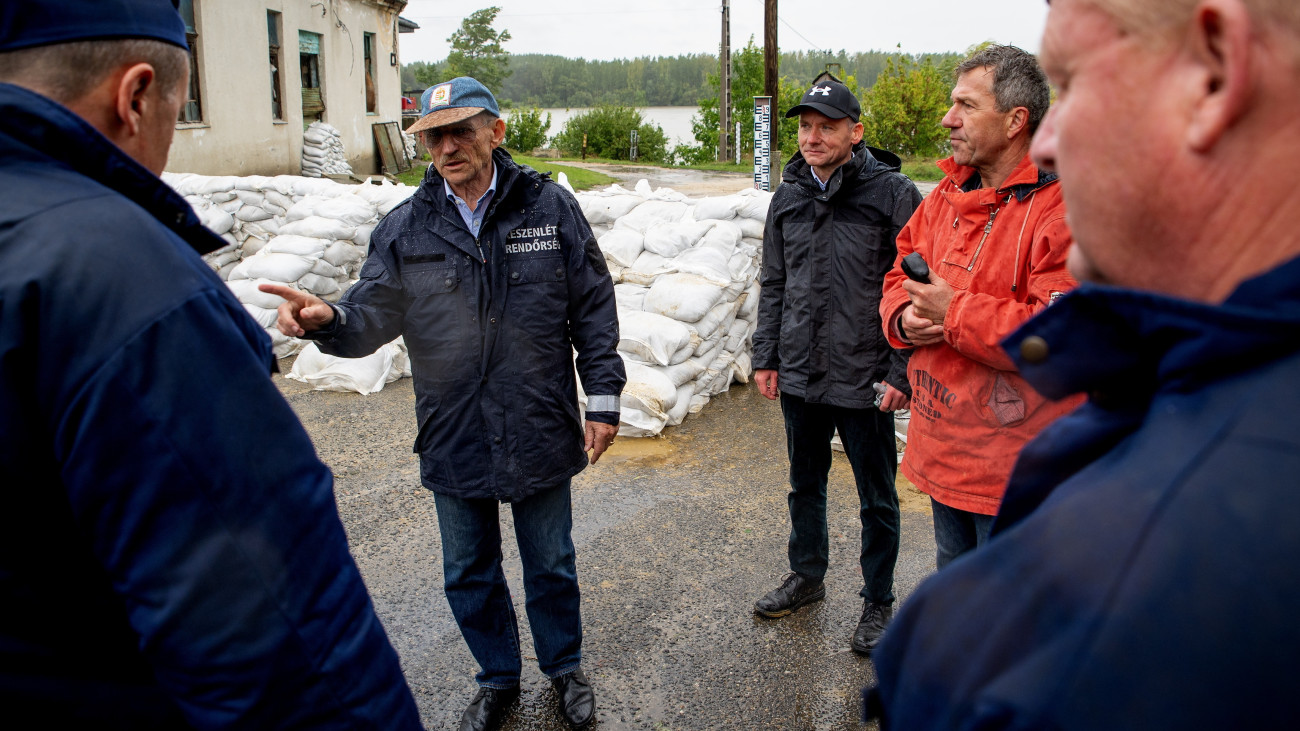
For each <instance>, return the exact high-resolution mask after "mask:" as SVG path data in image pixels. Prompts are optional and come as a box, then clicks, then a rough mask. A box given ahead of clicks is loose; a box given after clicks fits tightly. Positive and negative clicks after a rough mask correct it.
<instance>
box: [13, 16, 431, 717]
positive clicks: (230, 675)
mask: <svg viewBox="0 0 1300 731" xmlns="http://www.w3.org/2000/svg"><path fill="white" fill-rule="evenodd" d="M188 74H189V64H188V54H187V53H186V49H185V28H184V26H183V24H182V22H181V20H180V17H179V15H178V13H177V11H176V8H175V3H174V0H58V1H57V2H56V1H55V0H27V1H24V2H7V3H5V4H4V5H3V6H0V190H3V191H4V195H3V196H2V197H0V472H2V473H3V474H4V475H5V487H6V490H5V496H4V497H5V504H6V511H5V514H6V515H8V516H10V520H8V521H7V523H6V525H5V527H4V530H2V531H0V703H2V704H3V706H4V708H5V713H6V715H7V716H8V717H10V718H17V719H23V720H35V719H39V724H40V725H41V726H42V727H46V728H77V727H92V726H93V727H102V726H107V727H112V728H191V727H192V728H219V727H241V728H290V727H293V728H338V729H358V728H370V729H395V728H401V729H415V728H420V719H419V714H418V711H417V709H416V707H415V702H414V700H413V698H412V697H411V693H410V690H409V689H408V688H407V686H406V683H405V681H404V679H403V677H402V673H401V668H400V666H399V664H398V658H397V655H396V653H395V652H394V651H393V648H392V647H391V646H390V645H389V643H388V640H387V637H386V636H385V634H384V630H383V627H382V626H381V625H380V623H379V620H378V618H377V617H376V616H375V613H374V609H373V607H372V606H371V603H370V599H369V596H368V595H367V593H366V589H365V586H364V584H363V583H362V581H361V576H360V574H359V573H358V571H357V568H356V565H355V564H354V562H353V561H352V558H351V556H350V555H349V553H348V547H347V541H346V536H345V535H344V532H343V526H342V524H341V523H340V521H339V517H338V513H337V511H336V508H335V505H334V495H333V490H332V479H331V476H330V472H329V470H328V469H327V468H326V467H325V465H323V464H321V462H320V461H319V460H318V459H317V458H316V455H315V453H314V451H313V449H312V446H311V442H310V441H309V440H308V438H307V434H306V433H305V432H304V431H303V429H302V426H301V425H300V424H299V423H298V421H297V419H296V417H295V416H294V414H293V412H292V410H291V409H290V408H289V406H288V404H287V403H286V402H285V401H284V399H283V397H282V396H281V395H280V394H279V392H278V391H277V389H276V388H275V386H274V384H272V382H271V379H270V378H268V374H269V373H270V371H271V370H272V369H274V368H275V364H276V361H275V358H274V356H273V354H272V352H271V344H270V342H269V340H268V339H267V337H266V335H265V333H264V332H262V331H261V330H260V329H259V327H258V326H257V324H256V323H254V322H253V321H252V320H251V319H250V318H249V317H248V316H247V314H245V312H244V310H243V307H242V306H241V305H240V304H239V302H238V301H237V300H236V299H235V298H234V297H233V296H232V295H231V293H230V291H229V290H228V289H227V288H226V287H225V285H224V284H223V283H222V282H221V281H220V280H219V279H218V278H217V277H216V276H215V275H214V274H213V272H212V271H211V270H210V269H209V268H208V266H207V265H206V264H205V263H204V262H203V260H202V259H201V258H200V255H201V254H202V253H205V252H207V251H211V250H214V249H216V248H219V247H220V246H222V245H223V242H222V241H221V239H219V238H218V237H216V236H214V235H213V234H212V233H210V232H208V231H207V230H206V229H204V228H203V226H202V225H201V224H200V223H199V221H198V219H197V218H196V216H195V215H194V213H193V211H192V210H191V209H190V207H189V206H188V205H187V204H186V203H185V201H184V200H183V199H181V198H180V197H179V196H177V195H176V194H175V193H174V192H173V191H171V189H169V188H168V187H167V186H166V185H164V184H163V183H162V182H161V181H160V180H159V179H158V177H157V175H158V173H159V172H161V170H162V168H163V166H164V165H165V163H166V160H167V152H168V149H169V147H170V144H171V138H172V131H173V128H174V125H175V121H176V118H177V113H178V110H179V108H180V105H181V103H182V102H183V101H184V99H185V94H184V90H185V89H186V86H187V83H188ZM142 284H143V286H141V285H142ZM19 723H21V721H20V722H19Z"/></svg>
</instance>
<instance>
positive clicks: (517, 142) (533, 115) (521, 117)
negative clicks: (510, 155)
mask: <svg viewBox="0 0 1300 731" xmlns="http://www.w3.org/2000/svg"><path fill="white" fill-rule="evenodd" d="M550 129H551V113H550V112H547V113H546V119H545V121H543V120H542V110H540V109H537V108H536V107H534V108H532V109H521V110H517V111H513V112H511V113H510V116H509V118H508V119H507V120H506V142H505V145H506V147H508V148H510V149H511V150H514V151H515V152H532V151H533V150H536V149H537V148H539V147H544V146H545V145H546V133H547V132H549V131H550Z"/></svg>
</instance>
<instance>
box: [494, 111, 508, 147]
mask: <svg viewBox="0 0 1300 731" xmlns="http://www.w3.org/2000/svg"><path fill="white" fill-rule="evenodd" d="M505 139H506V121H505V120H504V119H502V118H500V117H497V119H496V121H495V122H493V123H492V147H493V148H494V149H495V148H497V147H500V146H501V143H502V142H505Z"/></svg>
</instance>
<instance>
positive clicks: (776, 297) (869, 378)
mask: <svg viewBox="0 0 1300 731" xmlns="http://www.w3.org/2000/svg"><path fill="white" fill-rule="evenodd" d="M861 113H862V110H861V107H860V106H859V104H858V100H857V98H856V97H854V95H853V93H852V92H851V91H849V89H848V87H846V86H845V85H844V84H842V83H840V81H839V80H837V79H835V77H833V76H831V75H830V74H823V75H822V76H821V77H819V78H818V79H817V81H816V82H814V83H813V85H812V87H811V88H810V89H808V91H807V92H806V93H805V94H804V95H803V100H802V101H801V102H800V104H799V105H797V106H795V107H794V108H793V109H791V110H790V111H789V112H787V113H786V116H787V117H794V116H798V117H799V152H798V154H796V155H795V156H794V158H793V159H791V160H790V163H789V164H788V165H786V167H785V172H784V174H783V175H782V183H784V185H782V186H781V187H779V188H777V191H776V195H774V196H773V197H772V203H771V206H770V207H769V209H768V213H767V226H766V228H765V229H764V234H763V275H762V276H763V279H762V294H761V295H760V299H759V308H758V329H757V330H756V331H755V332H754V368H755V373H754V382H755V383H756V384H757V386H758V389H759V391H760V392H761V393H762V394H763V395H764V396H766V397H768V398H770V399H776V398H777V397H778V395H779V397H780V399H781V411H782V413H783V414H784V415H785V427H786V446H787V450H788V453H789V457H790V495H789V503H790V523H791V527H790V541H789V560H790V573H789V574H788V575H786V577H785V579H784V580H783V581H782V582H781V585H780V586H779V587H777V588H776V589H773V590H772V591H770V592H768V593H767V595H766V596H764V597H762V598H761V599H759V600H758V601H757V602H756V603H755V604H754V611H755V612H756V613H758V614H759V615H762V616H765V617H784V616H786V615H788V614H790V613H791V612H793V611H794V610H796V609H798V608H799V607H801V606H803V605H805V604H808V603H810V602H814V601H818V600H820V599H822V598H823V597H824V596H825V595H826V590H825V587H824V586H823V584H822V579H823V577H824V576H825V575H826V569H827V566H828V565H829V562H830V550H829V538H828V530H827V523H826V486H827V478H828V476H829V473H830V466H831V438H832V436H833V435H834V433H835V432H836V431H837V430H838V432H839V435H840V441H841V442H842V444H843V445H844V452H845V454H846V455H847V456H848V459H849V464H850V465H852V467H853V475H854V477H855V479H856V481H857V488H858V499H859V503H860V510H859V518H860V520H861V523H862V548H861V554H860V559H859V560H860V562H861V566H862V580H863V586H862V590H861V591H860V592H859V595H860V596H861V597H862V599H863V607H862V613H861V615H860V617H859V620H858V624H857V628H856V629H855V631H854V633H853V639H852V641H851V646H852V647H853V649H854V650H856V651H858V652H860V653H864V654H866V653H870V652H871V650H872V648H874V647H875V645H876V642H877V641H878V640H879V638H880V635H881V633H883V632H884V628H885V625H886V623H887V622H888V621H889V618H890V617H891V616H892V615H893V602H894V592H893V585H894V564H895V562H896V561H897V559H898V538H899V515H898V494H897V493H896V492H895V490H894V476H895V472H896V470H897V464H898V462H897V457H896V450H895V442H894V416H893V412H894V411H895V410H897V409H904V408H907V405H908V400H909V397H910V394H911V389H910V388H909V387H908V383H907V355H906V354H905V353H903V352H900V351H895V350H894V349H893V348H891V347H890V346H889V344H888V343H886V342H885V337H884V334H883V333H882V332H881V327H880V317H879V315H878V314H877V310H878V307H879V305H880V295H881V285H882V283H883V281H884V276H885V272H886V271H888V269H889V267H890V266H891V265H892V264H893V262H894V255H895V251H896V249H895V244H894V239H895V238H896V237H897V235H898V231H899V229H901V228H902V227H903V225H904V224H906V223H907V221H908V219H909V218H910V217H911V215H912V212H913V211H914V210H916V207H917V205H919V204H920V202H921V194H920V193H919V192H918V191H917V189H916V186H915V185H913V184H912V182H911V181H910V180H908V179H907V178H906V177H905V176H903V175H902V174H901V173H899V172H898V166H899V164H900V160H899V159H898V157H897V156H896V155H893V154H891V153H889V152H885V151H883V150H877V149H875V148H870V147H867V146H866V145H865V144H864V143H863V142H862V123H861V122H860V121H858V120H859V117H860V116H861Z"/></svg>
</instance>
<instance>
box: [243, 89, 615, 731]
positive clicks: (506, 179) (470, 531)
mask: <svg viewBox="0 0 1300 731" xmlns="http://www.w3.org/2000/svg"><path fill="white" fill-rule="evenodd" d="M420 106H421V109H422V110H423V112H424V116H423V117H421V118H420V120H419V121H417V122H416V123H415V124H413V125H411V127H410V131H411V132H413V133H416V134H420V135H422V136H423V142H424V145H425V147H427V148H428V149H429V151H430V152H431V153H432V154H433V166H432V167H431V168H430V169H429V171H428V174H427V175H426V176H425V178H424V182H423V183H421V184H420V188H419V190H417V191H416V192H415V195H413V196H412V197H411V198H410V199H409V200H408V201H407V202H406V203H404V204H402V205H400V206H398V207H397V208H394V209H393V211H392V212H391V213H389V214H388V216H387V217H386V218H385V219H384V220H383V222H382V223H381V224H380V225H379V227H378V228H376V229H375V231H374V234H373V235H372V236H371V237H370V253H369V256H368V258H367V259H366V263H365V265H364V266H363V267H362V269H361V274H360V277H361V279H360V281H359V282H358V283H357V284H356V285H354V286H353V287H352V288H351V289H349V290H348V292H347V294H346V295H344V297H343V299H342V300H340V301H339V303H338V304H337V305H330V304H328V303H326V302H323V301H321V300H320V299H318V298H316V297H313V296H312V295H310V294H308V293H306V292H300V291H298V290H294V289H290V288H288V287H279V286H275V285H262V289H263V290H265V291H267V292H272V293H275V294H278V295H280V296H282V297H284V298H285V299H286V300H287V301H286V303H285V304H283V305H281V306H280V320H279V327H280V330H281V332H283V333H284V334H286V335H291V336H295V337H309V338H311V339H313V340H315V341H316V342H317V344H318V345H319V346H320V349H321V350H322V351H324V352H327V353H331V354H334V355H339V356H344V357H360V356H365V355H368V354H370V353H372V352H374V350H375V349H376V348H378V347H379V346H381V345H383V344H384V343H387V342H389V341H391V340H393V339H394V338H396V337H397V336H398V335H401V336H403V337H404V338H405V341H406V346H407V347H408V348H409V349H410V353H411V370H412V371H413V373H414V375H415V392H416V414H417V417H418V419H419V423H420V433H419V436H418V437H417V438H416V443H415V450H416V451H417V452H419V453H420V478H421V482H422V483H423V484H424V486H425V487H427V488H429V489H430V490H432V491H433V494H434V500H435V503H436V505H437V509H438V526H439V531H440V533H441V537H442V554H443V574H444V581H445V589H446V594H447V602H448V603H449V604H450V605H451V610H452V614H453V615H455V617H456V623H457V624H458V625H459V626H460V630H461V634H462V635H463V636H464V637H465V642H466V644H468V645H469V649H470V652H471V653H473V655H474V659H475V660H477V661H478V663H479V665H480V666H481V668H482V669H481V671H480V672H479V674H478V677H477V680H478V683H479V691H478V693H477V694H476V695H475V696H474V699H473V700H472V701H471V703H470V705H469V707H468V708H467V709H466V710H465V714H464V716H463V718H462V720H461V729H462V731H471V730H478V729H488V728H494V727H495V726H496V725H497V724H498V723H500V721H501V718H502V717H503V716H504V714H505V712H506V710H507V709H508V708H509V706H510V704H512V703H513V702H514V700H515V699H516V698H517V697H518V695H519V676H520V669H521V659H520V654H519V631H518V628H517V624H516V619H515V610H514V604H513V602H512V600H511V597H510V590H509V587H507V586H506V580H505V576H504V574H503V573H502V570H501V532H500V522H499V518H498V508H499V504H500V503H508V504H509V505H510V509H511V512H512V513H513V515H514V527H515V538H516V540H517V542H518V544H519V555H520V558H521V559H522V561H523V569H524V588H525V592H526V594H527V602H526V604H525V607H526V608H527V611H528V622H529V626H530V628H531V629H532V632H533V647H534V649H535V650H536V651H537V663H538V665H539V666H540V667H541V670H542V672H543V673H545V674H546V675H547V676H548V677H550V678H551V680H552V682H553V683H554V685H555V689H556V691H557V692H558V694H559V696H560V705H561V708H562V709H563V711H564V716H565V719H566V720H567V721H568V722H569V724H570V725H572V726H574V727H575V728H580V727H583V726H586V725H588V724H589V723H590V722H591V720H592V718H593V717H594V714H595V698H594V695H593V693H592V690H591V686H590V685H589V684H588V682H587V678H586V676H585V675H584V674H583V671H582V669H581V667H580V663H581V660H582V620H581V617H580V613H579V604H580V602H579V593H578V579H577V569H576V565H575V555H574V548H573V540H572V538H571V537H570V529H571V526H572V517H571V514H570V496H569V487H570V478H572V477H573V475H575V474H577V473H578V472H580V471H582V469H583V468H585V467H586V466H587V463H588V457H587V454H586V452H591V457H590V461H591V462H593V463H594V462H595V461H596V460H598V459H599V458H600V455H601V453H603V452H604V451H605V449H606V448H607V447H608V446H609V445H610V443H611V442H613V441H614V435H615V434H616V433H617V430H618V422H619V394H620V392H621V391H622V389H623V383H624V381H625V380H626V377H625V375H624V370H623V361H622V360H621V359H620V358H619V356H618V353H617V352H616V347H617V346H618V315H617V312H616V310H615V306H614V284H613V281H612V280H611V279H610V276H609V271H608V269H606V267H605V259H604V256H603V255H602V254H601V252H600V248H599V247H598V246H597V245H596V239H595V237H594V236H592V233H591V228H590V227H589V226H588V225H587V221H586V219H585V218H583V215H582V211H581V209H580V208H579V207H578V202H577V201H576V200H575V199H574V198H573V196H572V195H570V194H569V193H567V192H566V191H565V190H564V189H563V188H561V187H560V186H559V185H557V184H555V183H553V182H551V181H550V180H549V179H547V178H546V177H544V176H542V175H539V174H537V173H536V172H534V171H533V170H531V169H529V168H527V167H523V166H520V165H517V164H516V163H515V162H514V160H512V159H511V157H510V155H509V154H507V153H506V152H505V150H502V149H501V147H500V146H501V141H502V140H503V139H504V138H505V133H506V123H505V121H504V120H502V119H501V116H500V112H499V111H498V109H497V102H496V99H495V98H493V96H492V92H490V91H488V89H487V88H486V87H485V86H483V85H482V84H481V83H479V82H478V81H475V80H474V79H471V78H467V77H461V78H456V79H452V80H451V81H448V82H445V83H442V84H438V85H436V86H433V87H431V88H429V89H428V90H426V91H425V92H424V95H423V97H422V98H421V100H420ZM575 349H576V350H577V352H578V356H577V370H578V374H579V375H580V376H581V377H582V385H583V388H584V390H585V392H586V393H587V411H586V419H585V421H586V424H585V428H584V425H583V424H582V422H581V420H580V417H579V410H578V398H577V393H576V383H575V380H574V372H573V371H574V358H573V351H574V350H575Z"/></svg>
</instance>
